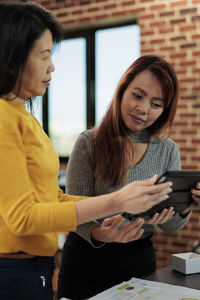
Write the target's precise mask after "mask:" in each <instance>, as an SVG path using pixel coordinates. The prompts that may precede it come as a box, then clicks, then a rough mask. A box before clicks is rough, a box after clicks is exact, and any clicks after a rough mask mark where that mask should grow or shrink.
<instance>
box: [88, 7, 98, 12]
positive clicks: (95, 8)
mask: <svg viewBox="0 0 200 300" xmlns="http://www.w3.org/2000/svg"><path fill="white" fill-rule="evenodd" d="M98 10H99V7H91V8H88V9H87V11H88V12H95V11H96V12H98Z"/></svg>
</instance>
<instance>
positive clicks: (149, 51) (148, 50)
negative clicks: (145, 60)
mask: <svg viewBox="0 0 200 300" xmlns="http://www.w3.org/2000/svg"><path fill="white" fill-rule="evenodd" d="M154 51H155V49H154V48H148V49H142V50H141V52H142V55H144V54H147V53H154Z"/></svg>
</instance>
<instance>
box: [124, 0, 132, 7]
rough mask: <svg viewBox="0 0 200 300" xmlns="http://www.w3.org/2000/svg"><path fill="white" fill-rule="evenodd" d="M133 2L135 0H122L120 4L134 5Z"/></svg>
mask: <svg viewBox="0 0 200 300" xmlns="http://www.w3.org/2000/svg"><path fill="white" fill-rule="evenodd" d="M134 4H135V1H134V0H130V1H123V2H122V4H121V5H122V7H123V6H128V5H134Z"/></svg>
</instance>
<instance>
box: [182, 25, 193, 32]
mask: <svg viewBox="0 0 200 300" xmlns="http://www.w3.org/2000/svg"><path fill="white" fill-rule="evenodd" d="M196 28H197V27H196V25H186V26H182V27H180V29H179V30H180V31H181V32H182V31H190V30H195V29H196Z"/></svg>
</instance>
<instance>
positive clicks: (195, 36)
mask: <svg viewBox="0 0 200 300" xmlns="http://www.w3.org/2000/svg"><path fill="white" fill-rule="evenodd" d="M192 39H194V40H196V39H200V34H197V33H196V34H192Z"/></svg>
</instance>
